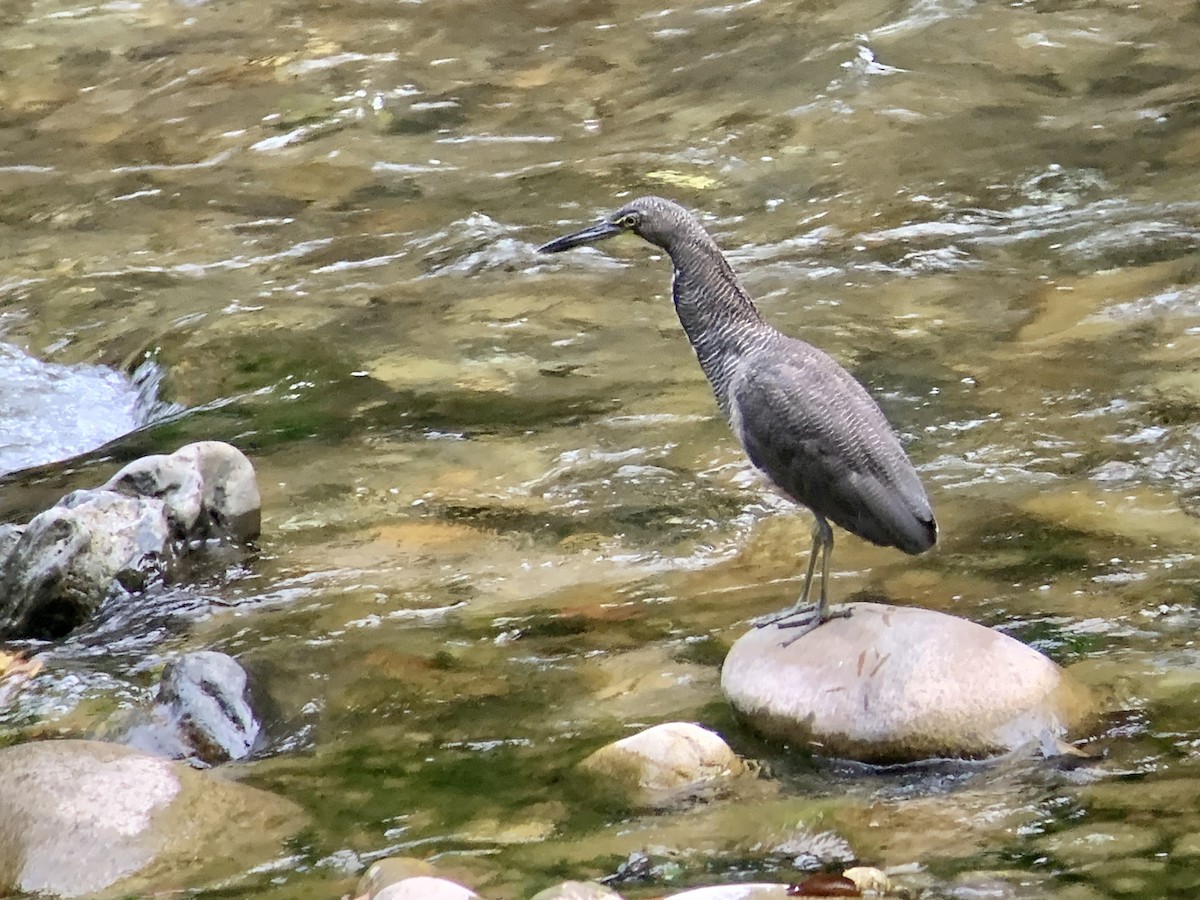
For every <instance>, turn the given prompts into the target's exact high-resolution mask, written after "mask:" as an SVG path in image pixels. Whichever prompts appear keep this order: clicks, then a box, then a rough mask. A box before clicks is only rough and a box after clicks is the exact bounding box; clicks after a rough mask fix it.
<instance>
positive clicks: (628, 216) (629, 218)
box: [617, 213, 638, 228]
mask: <svg viewBox="0 0 1200 900" xmlns="http://www.w3.org/2000/svg"><path fill="white" fill-rule="evenodd" d="M637 223H638V217H637V216H636V215H634V214H633V213H625V215H623V216H621V218H619V219H617V224H618V225H620V226H621V227H622V228H634V227H636V226H637Z"/></svg>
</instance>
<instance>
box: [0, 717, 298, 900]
mask: <svg viewBox="0 0 1200 900" xmlns="http://www.w3.org/2000/svg"><path fill="white" fill-rule="evenodd" d="M0 815H2V816H3V821H4V822H5V823H10V824H11V823H20V827H19V828H11V827H5V828H0V893H3V894H7V893H9V892H17V893H31V894H51V895H57V896H63V897H76V896H82V895H88V896H93V895H97V894H100V893H101V892H103V895H104V896H145V895H147V894H151V893H155V892H157V891H160V890H167V889H170V888H172V887H175V886H176V884H177V880H178V879H185V880H186V883H190V884H197V885H198V884H204V883H207V882H209V881H215V880H219V879H221V878H228V877H229V876H231V875H233V874H235V873H238V872H242V871H245V869H246V868H247V867H249V866H252V865H257V864H261V863H262V862H265V861H266V860H267V859H269V858H271V857H272V856H274V855H276V854H278V853H279V852H280V850H281V849H282V844H283V841H284V840H285V839H286V838H287V837H288V836H289V835H291V834H292V833H294V832H295V831H296V830H298V829H299V828H300V827H301V826H302V825H303V824H304V821H303V820H304V817H303V814H302V813H301V812H300V810H299V809H298V808H297V807H296V806H295V805H294V804H292V803H291V802H289V801H287V800H284V799H282V798H280V797H277V796H275V795H273V794H269V793H267V792H266V791H261V790H258V789H257V788H252V787H247V786H245V785H240V784H235V783H232V782H227V781H223V780H221V779H217V778H213V777H212V776H211V775H208V774H207V773H203V772H197V771H195V770H194V769H191V768H189V767H187V766H184V765H181V764H179V763H175V762H170V761H168V760H164V759H159V758H157V757H153V756H147V755H145V754H143V753H140V752H138V751H136V750H133V749H131V748H128V747H121V746H118V745H115V744H106V743H100V742H97V741H77V740H66V741H44V742H40V743H32V744H22V745H19V746H16V747H8V748H5V749H3V750H0Z"/></svg>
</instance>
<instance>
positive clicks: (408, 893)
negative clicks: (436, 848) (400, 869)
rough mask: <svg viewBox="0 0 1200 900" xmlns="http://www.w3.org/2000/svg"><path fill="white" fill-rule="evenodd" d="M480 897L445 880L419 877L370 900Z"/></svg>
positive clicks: (454, 899)
mask: <svg viewBox="0 0 1200 900" xmlns="http://www.w3.org/2000/svg"><path fill="white" fill-rule="evenodd" d="M478 896H479V895H478V894H476V893H475V892H474V891H472V890H470V889H469V888H465V887H463V886H462V885H461V884H456V883H455V882H453V881H447V880H446V879H445V878H432V877H430V876H428V875H417V876H415V877H413V878H405V879H404V880H402V881H397V882H394V883H392V884H389V885H388V886H387V887H385V888H384V889H383V890H381V891H379V893H377V894H371V895H370V900H472V898H477V897H478Z"/></svg>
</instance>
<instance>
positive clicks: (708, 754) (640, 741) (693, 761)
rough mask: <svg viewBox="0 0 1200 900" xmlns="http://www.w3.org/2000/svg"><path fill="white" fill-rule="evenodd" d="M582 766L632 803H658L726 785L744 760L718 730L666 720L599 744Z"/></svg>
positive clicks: (700, 794)
mask: <svg viewBox="0 0 1200 900" xmlns="http://www.w3.org/2000/svg"><path fill="white" fill-rule="evenodd" d="M580 766H581V767H582V768H583V769H584V770H585V771H587V772H589V773H591V774H592V775H593V776H597V777H600V778H603V779H607V780H608V781H609V782H610V783H611V785H612V787H613V788H615V789H617V790H620V791H622V792H623V793H624V795H625V797H626V800H627V802H629V803H630V804H631V805H633V806H638V807H650V808H658V807H665V806H671V805H673V804H676V803H679V802H681V801H687V800H692V799H696V798H706V797H710V796H712V795H714V794H717V793H719V792H720V791H721V790H724V789H727V788H728V787H729V785H730V783H731V782H732V781H733V780H734V779H735V778H736V777H737V776H739V775H741V774H742V772H744V771H745V768H746V767H745V765H744V764H743V763H742V761H741V760H740V759H738V756H737V754H736V753H734V752H733V751H732V750H731V749H730V748H729V745H728V744H726V743H725V741H723V740H722V739H721V736H720V735H718V734H717V733H716V732H713V731H709V730H708V729H707V728H701V727H700V726H699V725H696V724H693V723H691V722H664V723H663V724H661V725H655V726H654V727H653V728H647V729H646V730H644V731H639V732H638V733H637V734H631V735H630V736H629V737H627V738H621V740H619V741H614V742H613V743H611V744H606V745H605V746H603V747H601V748H600V749H599V750H597V751H596V752H595V753H593V754H592V755H591V756H589V757H588V758H587V759H585V760H584V761H583V762H582V763H580Z"/></svg>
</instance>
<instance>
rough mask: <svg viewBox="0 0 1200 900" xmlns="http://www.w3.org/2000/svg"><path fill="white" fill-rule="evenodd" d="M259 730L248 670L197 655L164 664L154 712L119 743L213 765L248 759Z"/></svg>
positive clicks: (217, 656) (225, 659) (209, 654)
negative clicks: (250, 695) (250, 696)
mask: <svg viewBox="0 0 1200 900" xmlns="http://www.w3.org/2000/svg"><path fill="white" fill-rule="evenodd" d="M260 730H261V725H260V723H259V721H258V719H257V718H256V717H255V715H254V710H253V709H252V708H251V706H250V698H249V684H248V679H247V676H246V670H245V669H243V668H242V667H241V666H240V665H239V664H238V662H237V660H235V659H234V658H233V657H232V656H227V655H226V654H224V653H216V652H213V651H211V650H199V651H196V652H194V653H188V654H186V655H185V656H181V657H180V658H179V659H176V660H172V661H171V662H169V663H167V665H166V667H165V668H164V669H163V676H162V683H161V685H160V686H159V691H158V698H157V701H156V702H155V705H154V707H153V708H152V709H151V710H150V712H149V713H148V714H147V715H145V716H144V717H142V719H141V720H140V721H137V722H136V723H135V724H134V725H133V726H132V727H131V728H129V730H128V733H127V735H126V736H125V739H124V741H123V743H126V744H128V745H129V746H131V747H136V748H137V749H139V750H143V751H145V752H147V753H153V754H155V755H159V756H166V757H169V758H172V759H194V760H198V761H199V762H202V763H205V764H207V765H215V764H217V763H223V762H227V761H229V760H231V759H244V758H245V757H247V756H249V754H250V751H251V749H252V748H253V747H254V742H255V740H256V739H257V738H258V734H259V731H260Z"/></svg>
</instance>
